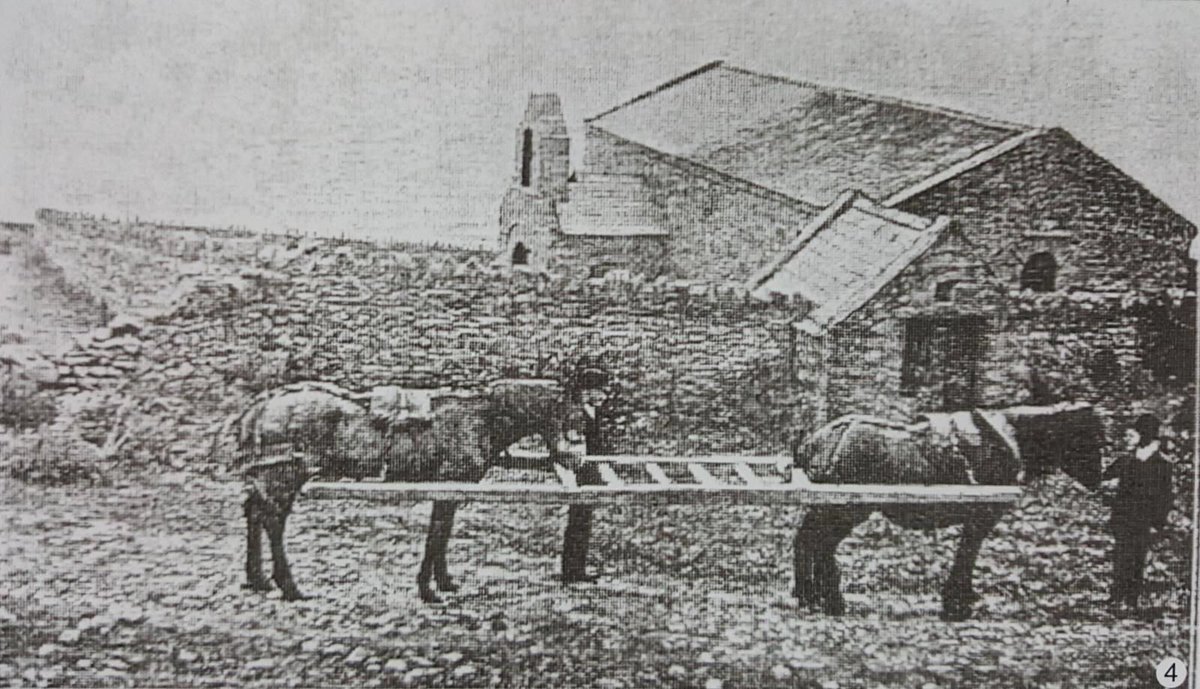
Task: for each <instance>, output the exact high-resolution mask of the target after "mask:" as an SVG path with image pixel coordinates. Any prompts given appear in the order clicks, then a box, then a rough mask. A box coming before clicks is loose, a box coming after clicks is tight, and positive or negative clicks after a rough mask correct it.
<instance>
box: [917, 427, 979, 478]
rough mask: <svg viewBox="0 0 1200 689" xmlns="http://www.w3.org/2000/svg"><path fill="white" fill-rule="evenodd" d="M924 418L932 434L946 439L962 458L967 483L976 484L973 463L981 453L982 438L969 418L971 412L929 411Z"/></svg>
mask: <svg viewBox="0 0 1200 689" xmlns="http://www.w3.org/2000/svg"><path fill="white" fill-rule="evenodd" d="M924 419H925V421H926V422H927V423H928V424H929V430H930V431H931V432H932V433H933V434H934V436H935V437H938V438H943V439H945V440H946V441H948V442H949V443H950V445H951V446H952V447H953V448H954V450H955V451H956V452H955V454H957V455H959V456H960V457H961V458H962V465H963V470H964V471H965V472H966V474H967V483H969V484H971V485H978V484H979V481H977V480H976V479H975V467H974V464H976V463H978V461H979V460H980V457H981V455H982V453H983V438H982V437H981V435H980V433H979V428H978V427H977V426H976V425H975V422H974V420H973V419H972V418H971V412H965V411H963V412H946V413H930V414H925V415H924Z"/></svg>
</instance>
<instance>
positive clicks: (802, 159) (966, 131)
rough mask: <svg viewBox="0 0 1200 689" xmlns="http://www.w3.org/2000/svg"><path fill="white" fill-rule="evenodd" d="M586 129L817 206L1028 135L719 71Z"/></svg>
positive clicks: (893, 102)
mask: <svg viewBox="0 0 1200 689" xmlns="http://www.w3.org/2000/svg"><path fill="white" fill-rule="evenodd" d="M588 123H589V125H591V126H594V127H598V128H600V129H602V130H604V131H607V132H609V133H611V134H615V135H617V136H619V137H621V138H624V139H627V140H630V141H633V142H636V143H639V144H642V145H644V146H647V147H649V148H652V149H655V150H658V151H660V152H662V153H666V154H669V155H672V156H677V157H680V158H683V159H686V160H689V161H692V162H695V163H700V164H702V165H706V166H708V167H710V168H713V169H715V170H717V171H719V172H722V173H725V174H728V175H731V176H733V177H737V178H740V179H743V180H745V181H748V182H751V183H753V184H756V185H759V186H761V187H765V188H767V189H771V190H773V191H777V192H780V193H782V194H785V195H787V196H790V197H792V198H795V199H799V200H801V201H804V202H807V203H809V204H811V205H815V206H818V207H824V206H826V205H828V204H829V203H831V202H832V201H833V200H834V199H835V198H836V197H837V195H838V194H839V193H840V192H841V191H843V190H845V189H852V188H853V189H861V190H862V191H863V192H865V193H866V194H867V195H869V196H871V197H872V198H877V199H885V198H888V197H889V196H892V195H894V194H897V193H900V192H901V191H903V190H904V189H906V188H908V187H910V186H912V185H914V184H917V183H919V182H921V181H922V180H925V179H926V178H929V177H931V176H933V175H935V174H937V173H939V172H941V171H943V170H945V169H946V168H949V167H951V166H954V165H956V164H960V163H963V162H964V161H966V160H967V159H969V158H971V157H972V156H975V155H977V154H980V153H981V152H983V151H986V150H987V149H989V148H992V147H994V146H996V145H997V144H1000V143H1001V142H1003V141H1005V140H1007V139H1010V138H1012V137H1014V136H1018V135H1021V134H1025V133H1027V132H1029V131H1032V130H1031V128H1029V127H1024V126H1021V125H1015V124H1010V123H1005V122H999V121H995V120H990V119H986V118H982V117H977V116H973V115H968V114H965V113H959V112H955V111H951V110H947V109H944V108H938V107H935V106H929V105H921V104H916V103H909V102H906V101H901V100H897V99H891V98H885V97H880V96H873V95H867V94H861V93H855V92H851V91H847V90H844V89H836V88H830V87H826V86H820V85H816V84H811V83H806V82H801V81H795V80H791V79H785V78H781V77H776V76H770V75H765V74H758V73H755V72H751V71H748V70H745V69H741V68H738V67H732V66H727V65H725V64H723V63H719V62H717V63H712V64H709V65H705V66H704V67H702V68H700V69H698V70H696V71H694V72H690V73H688V74H685V75H683V76H681V77H679V78H677V79H674V80H672V81H670V82H667V83H666V84H663V85H662V86H660V87H658V88H657V89H654V90H653V91H650V92H648V93H646V94H643V95H641V96H638V97H637V98H635V99H633V100H631V101H629V102H627V103H625V104H622V105H619V106H617V107H615V108H613V109H611V110H609V111H607V112H604V113H601V114H600V115H597V116H595V117H593V118H591V119H590V120H588Z"/></svg>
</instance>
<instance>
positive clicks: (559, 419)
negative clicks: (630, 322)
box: [214, 379, 589, 603]
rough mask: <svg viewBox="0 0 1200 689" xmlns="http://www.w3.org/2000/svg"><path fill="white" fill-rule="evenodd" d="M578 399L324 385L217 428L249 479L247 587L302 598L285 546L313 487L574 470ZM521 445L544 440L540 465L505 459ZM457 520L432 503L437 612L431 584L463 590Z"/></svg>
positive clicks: (511, 390) (505, 386) (430, 551)
mask: <svg viewBox="0 0 1200 689" xmlns="http://www.w3.org/2000/svg"><path fill="white" fill-rule="evenodd" d="M577 399H578V395H577V394H574V393H573V392H569V391H568V390H566V389H564V387H563V386H562V385H560V384H559V383H558V382H556V381H554V380H546V379H524V380H519V379H510V380H499V381H495V382H493V383H492V384H490V385H488V386H487V388H486V389H485V390H484V391H482V392H479V393H438V392H435V391H430V390H402V389H399V388H382V389H381V388H376V389H375V390H374V391H372V393H363V394H355V393H350V392H348V391H344V390H341V389H340V388H338V387H337V386H331V385H329V384H327V383H307V384H303V383H302V384H292V385H290V386H287V387H285V388H282V389H279V390H273V391H271V390H269V391H266V392H265V393H263V394H261V395H260V396H259V397H258V398H256V400H255V401H254V402H253V403H252V404H251V405H250V406H249V407H248V408H247V409H246V410H244V411H243V412H242V413H240V414H239V415H237V416H236V417H233V418H232V419H231V421H230V422H227V423H226V424H225V425H224V426H223V429H226V428H233V427H236V428H237V431H238V432H237V435H236V438H237V447H238V462H239V465H240V468H241V470H242V474H243V476H244V477H245V479H246V497H245V501H244V503H243V509H244V514H245V518H246V529H247V541H246V576H247V582H246V585H245V587H246V588H249V589H252V590H259V591H264V590H270V589H271V588H272V587H271V582H274V584H275V586H278V587H279V589H280V591H281V593H282V596H283V599H284V600H289V601H291V600H299V599H302V598H304V596H303V595H302V594H301V593H300V590H299V588H298V587H297V585H296V583H295V581H294V579H293V577H292V574H291V568H290V566H289V564H288V561H287V556H286V554H285V552H284V546H283V534H284V529H285V526H286V521H287V517H288V515H289V514H290V513H291V510H292V504H293V502H294V501H295V498H296V496H297V495H298V493H299V492H300V489H301V488H302V487H303V485H304V483H305V482H307V481H308V480H309V479H310V478H312V477H313V476H322V477H326V478H340V477H351V478H364V477H368V476H375V477H382V478H383V480H385V481H468V482H479V481H480V480H482V478H483V476H484V474H485V473H486V472H487V470H488V469H489V468H491V467H493V466H499V467H519V468H533V469H538V470H544V471H553V467H554V464H556V463H557V464H561V465H563V466H566V467H567V468H571V469H578V467H579V465H580V463H581V462H580V459H581V454H582V448H581V447H580V443H579V442H578V441H580V440H582V438H583V430H584V429H585V428H586V426H587V423H588V418H589V417H588V415H587V414H586V412H585V410H584V409H583V405H582V404H580V403H578V402H577V401H576V400H577ZM364 401H369V404H368V405H366V406H364V405H363V402H364ZM389 401H390V404H389ZM528 436H540V438H541V439H542V441H543V442H544V443H545V445H546V448H547V449H548V450H549V456H548V458H547V459H537V460H528V459H524V458H522V459H520V460H513V459H511V458H510V457H509V456H508V453H507V452H505V450H506V449H507V448H508V447H509V446H510V445H512V444H513V443H515V442H517V441H518V440H520V439H521V438H524V437H528ZM215 446H216V441H215V440H214V447H215ZM456 509H457V503H455V502H453V501H444V500H439V501H435V502H434V505H433V515H432V518H431V520H430V524H429V531H428V534H427V537H426V541H425V554H424V558H423V559H422V561H421V567H420V571H419V573H418V575H417V589H418V592H419V595H420V598H421V600H422V601H425V602H428V603H434V602H439V601H440V597H439V596H438V595H437V594H436V593H435V592H434V591H433V588H432V587H431V586H430V579H431V578H432V579H434V580H436V583H437V587H438V589H439V590H440V591H443V592H446V591H456V590H457V588H458V587H457V586H456V585H455V584H454V582H453V579H452V577H451V576H450V574H449V572H448V570H447V565H446V550H447V546H448V543H449V539H450V532H451V529H452V527H453V523H454V513H455V510H456ZM263 531H265V532H266V534H267V537H268V539H269V541H270V548H271V560H272V567H273V568H272V576H271V580H270V581H268V580H267V578H266V577H265V576H264V574H263V571H262V545H261V534H262V532H263Z"/></svg>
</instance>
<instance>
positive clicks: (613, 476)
mask: <svg viewBox="0 0 1200 689" xmlns="http://www.w3.org/2000/svg"><path fill="white" fill-rule="evenodd" d="M596 468H597V469H599V471H600V479H601V480H602V481H604V483H605V484H607V485H610V486H623V485H625V482H624V481H622V480H621V477H620V476H617V472H615V471H613V468H612V465H611V464H601V465H599V466H598V467H596Z"/></svg>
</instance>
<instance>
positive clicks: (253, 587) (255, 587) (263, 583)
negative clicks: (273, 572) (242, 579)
mask: <svg viewBox="0 0 1200 689" xmlns="http://www.w3.org/2000/svg"><path fill="white" fill-rule="evenodd" d="M242 588H243V589H245V590H247V591H270V590H271V589H273V588H275V587H274V586H271V582H269V581H267V580H266V579H256V580H252V581H247V582H246V583H244V584H242Z"/></svg>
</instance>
